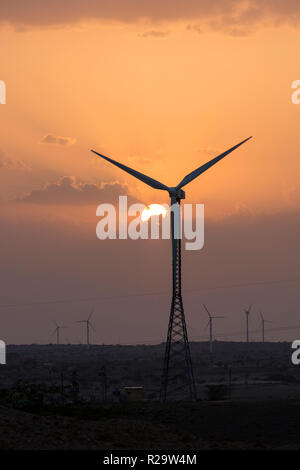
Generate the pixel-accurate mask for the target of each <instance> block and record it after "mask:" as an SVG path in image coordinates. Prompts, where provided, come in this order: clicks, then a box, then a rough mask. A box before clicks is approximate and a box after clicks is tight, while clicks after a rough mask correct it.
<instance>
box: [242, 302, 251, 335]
mask: <svg viewBox="0 0 300 470" xmlns="http://www.w3.org/2000/svg"><path fill="white" fill-rule="evenodd" d="M251 308H252V304H250V305H249V307H248V309H245V310H244V312H245V314H246V341H247V343H249V315H250V311H251Z"/></svg>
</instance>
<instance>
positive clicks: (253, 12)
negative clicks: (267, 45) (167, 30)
mask: <svg viewBox="0 0 300 470" xmlns="http://www.w3.org/2000/svg"><path fill="white" fill-rule="evenodd" d="M0 8H1V10H0V11H1V20H2V22H3V23H5V22H6V23H10V24H13V25H14V26H15V27H17V28H18V29H20V27H26V26H28V25H29V26H35V25H38V26H43V25H44V26H48V25H63V24H69V23H73V22H78V21H81V20H93V21H94V20H109V21H122V22H127V23H130V22H131V23H133V22H137V21H139V20H141V19H142V20H143V19H147V20H148V21H149V20H150V21H152V22H163V21H177V20H186V21H189V22H191V21H194V22H195V23H197V25H198V26H197V27H198V28H199V29H201V27H202V24H208V25H209V26H210V27H212V28H216V29H221V30H222V31H223V30H224V29H225V31H226V30H227V28H228V31H227V32H228V33H230V31H231V33H233V32H235V34H236V33H237V32H238V31H239V32H240V34H241V32H242V29H243V28H244V27H246V30H247V31H248V30H249V27H250V26H251V25H255V24H257V23H258V22H260V21H265V20H266V21H270V22H271V23H272V24H274V25H277V26H278V25H280V24H283V23H288V24H291V25H297V24H298V23H299V19H300V3H299V1H298V0H285V1H283V0H264V1H263V2H262V1H260V0H251V1H250V0H248V1H247V0H246V1H239V0H202V1H199V0H164V1H161V0H110V1H108V0H86V1H85V2H82V0H65V1H63V2H62V1H60V0H51V1H50V0H43V1H42V2H41V1H40V0H27V1H26V2H20V1H19V0H10V1H9V2H7V1H5V0H0ZM233 26H235V28H233V29H232V27H233Z"/></svg>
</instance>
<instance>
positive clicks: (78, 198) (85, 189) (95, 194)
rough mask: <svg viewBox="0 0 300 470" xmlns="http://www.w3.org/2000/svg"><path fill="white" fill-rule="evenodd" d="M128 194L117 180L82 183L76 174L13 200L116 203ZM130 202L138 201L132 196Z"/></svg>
mask: <svg viewBox="0 0 300 470" xmlns="http://www.w3.org/2000/svg"><path fill="white" fill-rule="evenodd" d="M127 194H128V187H127V186H126V185H124V184H120V183H118V182H116V181H112V182H109V183H102V184H99V185H97V184H93V183H80V182H77V181H76V177H75V176H63V177H61V178H60V179H59V180H58V181H57V182H56V183H48V184H46V185H45V186H44V187H43V188H41V189H33V190H32V191H31V192H30V193H28V194H25V195H24V196H22V197H20V198H18V199H15V200H14V201H12V202H22V203H29V204H48V205H49V204H65V205H88V204H100V203H116V202H118V200H119V196H122V195H123V196H124V195H127ZM128 201H129V203H130V204H131V203H133V202H137V200H135V199H134V198H132V197H131V196H129V197H128Z"/></svg>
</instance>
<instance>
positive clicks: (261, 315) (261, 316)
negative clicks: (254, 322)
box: [259, 312, 265, 321]
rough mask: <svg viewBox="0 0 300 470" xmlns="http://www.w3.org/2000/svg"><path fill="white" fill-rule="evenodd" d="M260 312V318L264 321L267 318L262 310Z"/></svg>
mask: <svg viewBox="0 0 300 470" xmlns="http://www.w3.org/2000/svg"><path fill="white" fill-rule="evenodd" d="M259 314H260V318H261V319H262V320H263V321H264V320H265V319H264V317H263V314H262V313H261V312H259Z"/></svg>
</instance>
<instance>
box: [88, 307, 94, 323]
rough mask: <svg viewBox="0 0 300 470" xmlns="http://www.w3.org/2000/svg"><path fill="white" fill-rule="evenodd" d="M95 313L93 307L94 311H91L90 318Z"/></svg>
mask: <svg viewBox="0 0 300 470" xmlns="http://www.w3.org/2000/svg"><path fill="white" fill-rule="evenodd" d="M93 313H94V309H92V311H91V313H90V315H89V318H88V320H89V319H90V318H91V316H92V315H93Z"/></svg>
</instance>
